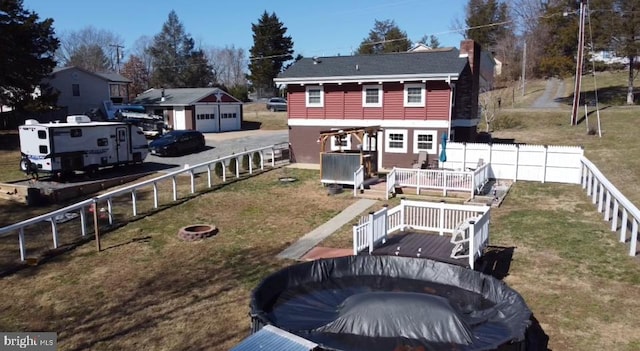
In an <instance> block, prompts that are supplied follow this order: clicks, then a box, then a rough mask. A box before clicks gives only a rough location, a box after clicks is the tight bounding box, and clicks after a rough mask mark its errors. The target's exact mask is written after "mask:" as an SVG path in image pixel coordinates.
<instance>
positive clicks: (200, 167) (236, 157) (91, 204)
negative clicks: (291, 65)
mask: <svg viewBox="0 0 640 351" xmlns="http://www.w3.org/2000/svg"><path fill="white" fill-rule="evenodd" d="M276 149H277V146H276V145H270V146H266V147H262V148H256V149H253V150H249V151H243V152H239V153H237V154H233V155H229V156H226V157H222V158H218V159H215V160H212V161H207V162H203V163H200V164H197V165H194V166H189V165H185V166H184V168H183V169H180V170H177V171H174V172H171V173H168V174H165V175H162V176H159V177H156V178H153V179H149V180H146V181H142V182H139V183H136V184H133V185H129V186H125V187H123V188H120V189H117V190H114V191H110V192H107V193H104V194H101V195H98V196H96V197H93V198H91V199H87V200H84V201H81V202H78V203H76V204H73V205H70V206H67V207H64V208H61V209H59V210H56V211H53V212H49V213H46V214H43V215H40V216H37V217H34V218H31V219H28V220H25V221H22V222H19V223H15V224H12V225H9V226H6V227H2V228H0V238H3V237H7V236H11V235H16V234H17V236H18V247H19V250H20V260H22V261H24V260H25V259H26V255H27V250H26V235H25V234H26V231H25V229H27V228H28V227H30V226H33V225H37V224H41V223H42V222H43V221H45V222H50V223H51V237H52V241H53V247H54V248H58V247H59V245H60V242H59V236H58V226H59V223H57V220H56V218H59V217H61V216H64V215H65V214H67V213H70V212H74V211H78V212H79V214H80V215H79V217H80V234H81V235H82V236H83V237H84V236H85V235H86V234H87V225H88V219H87V216H86V212H87V210H88V209H89V208H93V209H97V208H98V206H97V205H98V204H99V203H105V202H106V205H107V207H106V218H105V219H106V220H108V223H109V224H110V225H113V222H114V217H113V206H114V200H115V198H116V197H118V196H122V195H125V194H130V197H131V202H130V203H131V207H132V215H133V216H134V217H135V216H137V215H138V203H137V202H138V200H137V195H136V193H137V192H139V191H140V190H141V189H143V188H152V190H153V208H154V209H157V208H158V207H159V206H160V198H159V189H158V183H160V182H162V181H171V184H172V198H173V201H177V200H178V176H180V175H184V174H185V173H186V174H188V175H189V176H190V177H189V178H190V191H191V194H194V193H195V192H196V184H195V175H196V174H197V173H204V172H206V173H207V187H208V188H211V187H213V185H214V184H213V178H212V169H213V168H214V167H215V164H217V163H220V164H221V165H222V170H223V172H222V182H226V180H227V169H228V168H229V166H228V164H229V163H230V162H235V166H236V167H235V169H236V171H235V178H239V177H240V169H241V164H242V158H243V157H245V155H248V157H249V165H248V168H249V169H248V170H247V171H248V172H249V174H253V173H254V171H255V170H254V166H253V160H252V157H253V155H254V154H255V153H258V154H259V156H260V165H259V169H260V170H263V169H264V167H265V164H266V160H267V158H266V157H265V155H266V154H268V153H269V152H270V154H271V155H275V154H276ZM270 163H271V167H275V157H271V159H270ZM94 224H96V223H94Z"/></svg>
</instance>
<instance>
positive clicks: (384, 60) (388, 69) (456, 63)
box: [276, 48, 468, 82]
mask: <svg viewBox="0 0 640 351" xmlns="http://www.w3.org/2000/svg"><path fill="white" fill-rule="evenodd" d="M314 61H317V63H314ZM467 63H468V59H467V58H465V57H460V55H459V51H458V50H457V49H455V48H448V49H445V50H437V49H436V50H431V51H419V52H402V53H392V54H380V55H356V56H332V57H318V58H317V60H316V59H314V58H303V59H301V60H299V61H297V62H295V63H294V64H293V65H292V66H291V67H289V69H287V70H286V71H284V72H282V73H280V75H278V78H276V82H278V81H287V80H298V79H301V78H309V77H313V78H330V77H332V78H340V77H371V76H380V77H382V76H398V75H447V74H460V73H461V72H462V70H463V69H464V68H465V66H466V65H467Z"/></svg>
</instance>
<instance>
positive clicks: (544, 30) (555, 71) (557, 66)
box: [535, 0, 580, 77]
mask: <svg viewBox="0 0 640 351" xmlns="http://www.w3.org/2000/svg"><path fill="white" fill-rule="evenodd" d="M579 9H580V1H576V0H559V1H554V2H552V3H550V4H549V5H548V6H547V9H546V11H545V15H544V16H543V17H542V19H541V22H540V23H541V30H540V32H538V33H536V34H537V35H538V36H540V37H544V38H545V40H544V42H545V43H546V45H545V50H544V52H543V53H542V54H541V57H540V62H539V65H538V67H537V69H536V72H535V75H536V76H541V77H545V76H546V77H550V76H559V77H566V76H570V75H573V74H574V73H575V67H576V61H575V55H576V53H577V51H578V21H579V19H580V16H579V15H577V13H578V12H579ZM563 13H567V14H571V15H568V16H562V15H559V14H563Z"/></svg>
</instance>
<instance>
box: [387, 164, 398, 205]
mask: <svg viewBox="0 0 640 351" xmlns="http://www.w3.org/2000/svg"><path fill="white" fill-rule="evenodd" d="M386 186H387V187H386V188H387V192H386V195H385V198H386V199H387V200H389V195H391V193H395V191H396V169H395V167H394V168H393V169H392V170H391V172H389V173H388V174H387V184H386Z"/></svg>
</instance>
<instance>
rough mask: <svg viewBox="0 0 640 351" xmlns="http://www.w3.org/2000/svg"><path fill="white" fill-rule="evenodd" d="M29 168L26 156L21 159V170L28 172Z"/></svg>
mask: <svg viewBox="0 0 640 351" xmlns="http://www.w3.org/2000/svg"><path fill="white" fill-rule="evenodd" d="M28 169H29V161H28V160H27V159H25V158H23V159H21V160H20V170H21V171H23V172H26V171H27V170H28Z"/></svg>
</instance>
